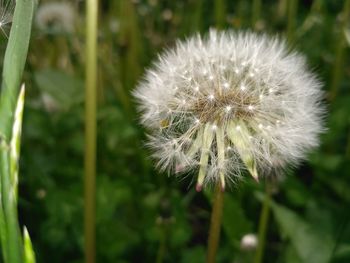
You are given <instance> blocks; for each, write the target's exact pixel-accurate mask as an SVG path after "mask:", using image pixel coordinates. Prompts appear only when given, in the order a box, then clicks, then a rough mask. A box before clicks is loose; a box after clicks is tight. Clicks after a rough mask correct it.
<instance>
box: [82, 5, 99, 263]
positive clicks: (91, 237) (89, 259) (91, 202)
mask: <svg viewBox="0 0 350 263" xmlns="http://www.w3.org/2000/svg"><path fill="white" fill-rule="evenodd" d="M86 13H87V16H86V94H85V96H86V97H85V103H86V104H85V215H84V216H85V226H84V227H85V229H84V234H85V262H86V263H94V262H95V257H96V250H95V243H96V242H95V221H96V219H95V211H96V203H95V202H96V201H95V196H96V189H95V185H96V108H97V105H96V104H97V103H96V94H97V13H98V0H88V1H87V2H86Z"/></svg>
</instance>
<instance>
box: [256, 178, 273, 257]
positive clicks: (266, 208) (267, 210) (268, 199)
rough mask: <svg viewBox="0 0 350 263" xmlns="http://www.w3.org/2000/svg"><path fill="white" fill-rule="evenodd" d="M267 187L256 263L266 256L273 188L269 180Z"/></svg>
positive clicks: (260, 223)
mask: <svg viewBox="0 0 350 263" xmlns="http://www.w3.org/2000/svg"><path fill="white" fill-rule="evenodd" d="M265 188H266V190H265V198H264V201H263V207H262V210H261V214H260V220H259V232H258V248H257V250H256V254H255V260H254V263H261V262H262V260H263V258H264V249H265V243H266V232H267V224H268V221H269V215H270V202H271V190H270V187H269V185H268V183H267V182H266V186H265Z"/></svg>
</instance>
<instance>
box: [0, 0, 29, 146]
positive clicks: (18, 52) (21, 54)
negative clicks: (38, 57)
mask: <svg viewBox="0 0 350 263" xmlns="http://www.w3.org/2000/svg"><path fill="white" fill-rule="evenodd" d="M35 4H36V1H35V0H17V1H16V8H15V13H14V17H13V22H12V27H11V31H10V37H9V41H8V44H7V48H6V52H5V58H4V68H3V72H2V77H3V79H2V84H1V96H0V119H1V122H0V137H3V138H4V139H5V140H7V141H8V140H9V139H10V138H11V132H12V131H11V128H12V123H13V114H14V110H15V108H16V102H17V98H18V93H19V88H20V83H21V79H22V74H23V70H24V65H25V62H26V59H27V52H28V46H29V40H30V33H31V27H32V20H33V14H34V9H35Z"/></svg>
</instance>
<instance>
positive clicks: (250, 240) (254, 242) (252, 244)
mask: <svg viewBox="0 0 350 263" xmlns="http://www.w3.org/2000/svg"><path fill="white" fill-rule="evenodd" d="M257 246H258V238H257V236H256V235H255V234H246V235H244V236H243V237H242V239H241V250H243V251H252V250H255V249H256V247H257Z"/></svg>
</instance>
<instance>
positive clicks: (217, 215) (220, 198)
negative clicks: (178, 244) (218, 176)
mask: <svg viewBox="0 0 350 263" xmlns="http://www.w3.org/2000/svg"><path fill="white" fill-rule="evenodd" d="M223 205H224V193H223V191H222V189H221V185H220V182H218V184H217V186H216V188H215V193H214V203H213V211H212V213H211V222H210V230H209V239H208V252H207V253H208V254H207V263H214V262H215V257H216V252H217V250H218V245H219V239H220V229H221V218H222V208H223Z"/></svg>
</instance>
